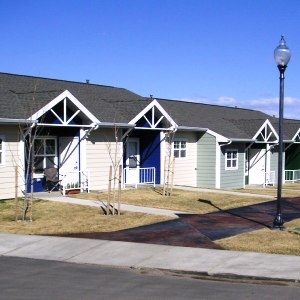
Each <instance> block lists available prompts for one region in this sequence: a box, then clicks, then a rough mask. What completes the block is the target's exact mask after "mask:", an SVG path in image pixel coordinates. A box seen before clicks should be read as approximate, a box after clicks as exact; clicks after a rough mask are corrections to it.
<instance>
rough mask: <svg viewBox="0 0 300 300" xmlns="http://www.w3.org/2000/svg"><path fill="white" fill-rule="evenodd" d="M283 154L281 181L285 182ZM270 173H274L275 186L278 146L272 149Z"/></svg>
mask: <svg viewBox="0 0 300 300" xmlns="http://www.w3.org/2000/svg"><path fill="white" fill-rule="evenodd" d="M285 155H286V154H285V152H283V153H282V165H283V167H282V181H283V183H284V182H285V170H287V168H286V167H285V165H286V163H285ZM271 171H275V185H277V181H278V146H275V147H274V148H273V149H272V155H271Z"/></svg>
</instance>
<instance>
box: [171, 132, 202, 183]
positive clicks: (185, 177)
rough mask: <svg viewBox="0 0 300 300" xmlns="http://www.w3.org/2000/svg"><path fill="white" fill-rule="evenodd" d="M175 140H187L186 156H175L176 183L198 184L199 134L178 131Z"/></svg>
mask: <svg viewBox="0 0 300 300" xmlns="http://www.w3.org/2000/svg"><path fill="white" fill-rule="evenodd" d="M174 139H175V140H181V139H182V140H186V142H187V156H186V158H175V168H174V185H187V186H194V187H196V186H197V139H198V138H197V134H196V133H192V132H176V134H175V138H174Z"/></svg>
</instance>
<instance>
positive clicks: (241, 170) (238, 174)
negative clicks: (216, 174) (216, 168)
mask: <svg viewBox="0 0 300 300" xmlns="http://www.w3.org/2000/svg"><path fill="white" fill-rule="evenodd" d="M244 149H245V145H244V144H240V143H233V144H230V145H228V146H224V147H221V153H220V155H221V159H220V164H221V165H220V168H221V170H220V174H221V183H220V187H221V189H235V188H244V186H245V154H244ZM226 150H237V151H238V169H237V170H226V169H225V153H226Z"/></svg>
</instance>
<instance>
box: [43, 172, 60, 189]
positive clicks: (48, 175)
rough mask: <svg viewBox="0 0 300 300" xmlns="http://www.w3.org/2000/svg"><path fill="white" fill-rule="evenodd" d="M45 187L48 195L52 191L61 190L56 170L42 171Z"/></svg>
mask: <svg viewBox="0 0 300 300" xmlns="http://www.w3.org/2000/svg"><path fill="white" fill-rule="evenodd" d="M44 178H45V183H46V184H45V187H46V189H47V191H48V192H49V193H51V192H52V191H59V190H60V189H61V180H60V179H59V176H58V169H56V168H47V169H44Z"/></svg>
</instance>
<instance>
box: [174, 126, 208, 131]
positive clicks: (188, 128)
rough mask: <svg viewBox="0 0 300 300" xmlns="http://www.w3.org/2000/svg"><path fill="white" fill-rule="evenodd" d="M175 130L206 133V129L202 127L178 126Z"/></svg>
mask: <svg viewBox="0 0 300 300" xmlns="http://www.w3.org/2000/svg"><path fill="white" fill-rule="evenodd" d="M177 130H182V131H201V132H206V131H207V130H208V128H202V127H189V126H178V127H177Z"/></svg>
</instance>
